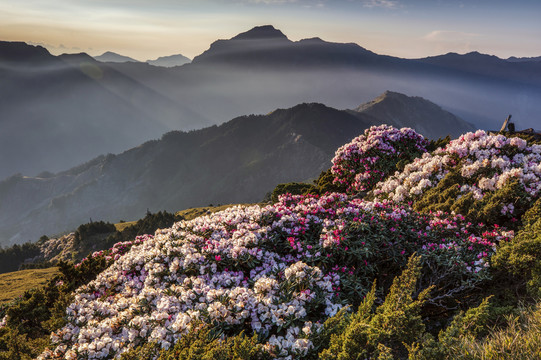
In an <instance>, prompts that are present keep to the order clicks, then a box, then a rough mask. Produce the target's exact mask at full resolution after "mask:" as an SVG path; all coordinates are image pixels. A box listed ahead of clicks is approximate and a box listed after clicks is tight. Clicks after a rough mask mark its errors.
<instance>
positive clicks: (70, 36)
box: [0, 0, 541, 60]
mask: <svg viewBox="0 0 541 360" xmlns="http://www.w3.org/2000/svg"><path fill="white" fill-rule="evenodd" d="M540 19H541V1H540V0H517V1H505V0H463V1H443V0H319V1H318V0H315V1H311V0H22V1H21V0H0V40H7V41H25V42H28V43H32V44H40V45H43V46H45V47H46V48H48V49H49V51H51V52H52V53H53V54H60V53H73V52H82V51H84V52H87V53H89V54H90V55H100V54H101V53H103V52H105V51H108V50H110V51H114V52H117V53H120V54H123V55H127V56H131V57H133V58H136V59H138V60H147V59H154V58H156V57H159V56H164V55H171V54H177V53H181V54H183V55H185V56H188V57H190V58H193V57H194V56H196V55H198V54H200V53H201V52H203V51H205V50H206V49H208V47H209V45H210V44H211V43H212V42H213V41H215V40H217V39H220V38H221V39H227V38H231V37H233V36H235V35H236V34H238V33H240V32H244V31H247V30H249V29H250V28H252V27H254V26H258V25H266V24H270V25H274V27H276V28H278V29H280V30H282V32H283V33H284V34H285V35H287V36H288V37H289V39H291V40H300V39H303V38H309V37H316V36H317V37H320V38H322V39H323V40H326V41H335V42H354V43H357V44H359V45H361V46H363V47H365V48H367V49H369V50H372V51H374V52H376V53H379V54H387V55H393V56H399V57H405V58H417V57H424V56H430V55H438V54H442V53H447V52H450V51H453V52H458V53H465V52H469V51H479V52H482V53H487V54H492V55H497V56H499V57H502V58H507V57H509V56H519V57H521V56H522V57H523V56H526V57H529V56H541V21H540Z"/></svg>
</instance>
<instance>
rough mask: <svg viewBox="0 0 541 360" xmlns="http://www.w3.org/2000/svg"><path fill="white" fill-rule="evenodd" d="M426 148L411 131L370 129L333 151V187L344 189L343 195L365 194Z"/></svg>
mask: <svg viewBox="0 0 541 360" xmlns="http://www.w3.org/2000/svg"><path fill="white" fill-rule="evenodd" d="M427 145H428V141H427V140H426V139H425V138H424V137H423V136H422V135H419V134H418V133H416V132H415V131H414V130H413V129H410V128H402V129H396V128H394V127H392V126H389V125H379V126H372V127H370V128H369V129H367V130H365V132H364V134H363V135H360V136H358V137H356V138H355V139H353V140H352V141H351V142H349V143H348V144H345V145H343V146H341V147H340V148H338V150H336V155H335V156H334V158H333V159H332V163H333V166H332V168H331V171H332V174H333V175H334V176H335V178H334V183H335V184H341V185H344V186H345V187H346V192H347V193H354V192H357V191H368V190H370V189H372V188H373V187H374V185H375V184H377V183H378V182H379V181H381V180H383V179H384V178H385V177H387V176H388V175H391V174H393V173H394V172H395V171H396V170H397V168H396V166H397V164H398V163H399V162H401V163H408V162H410V161H412V160H413V159H415V158H416V157H418V156H419V155H421V154H423V153H425V152H426V151H427V150H426V146H427Z"/></svg>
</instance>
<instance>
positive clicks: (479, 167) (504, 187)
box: [373, 130, 541, 227]
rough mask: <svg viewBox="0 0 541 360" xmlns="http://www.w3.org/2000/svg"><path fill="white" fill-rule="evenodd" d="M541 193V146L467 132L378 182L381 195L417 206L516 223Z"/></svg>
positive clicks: (501, 136)
mask: <svg viewBox="0 0 541 360" xmlns="http://www.w3.org/2000/svg"><path fill="white" fill-rule="evenodd" d="M540 192H541V145H537V144H533V145H531V146H529V145H528V143H527V142H526V141H525V140H523V139H521V138H517V137H512V138H507V137H505V136H503V135H488V134H487V133H485V132H484V131H482V130H479V131H477V132H475V133H467V134H465V135H462V136H461V137H460V138H458V139H457V140H453V141H451V142H450V143H449V144H448V145H447V146H446V147H445V148H440V149H438V150H436V151H435V152H434V153H432V154H428V153H426V154H424V155H423V156H422V157H420V158H417V159H415V161H414V162H413V163H411V164H409V165H407V166H406V167H405V168H404V170H403V171H402V172H400V173H397V174H395V175H394V176H392V177H390V178H388V179H387V180H386V181H384V182H381V183H379V184H378V185H377V186H376V187H375V189H374V190H373V193H374V194H375V196H377V197H378V198H380V199H390V200H392V201H394V202H413V204H414V207H415V208H416V209H419V210H443V211H449V212H450V211H455V212H456V213H461V214H463V215H465V216H467V217H468V218H469V219H470V220H472V221H473V220H477V221H484V222H489V223H492V224H494V223H497V224H500V225H504V226H508V227H516V226H517V225H518V221H519V220H520V218H521V216H522V214H524V212H525V211H527V210H528V208H529V207H530V206H531V204H532V203H533V202H534V201H535V199H537V198H539V194H540Z"/></svg>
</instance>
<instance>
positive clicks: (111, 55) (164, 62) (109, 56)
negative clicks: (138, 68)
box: [94, 51, 191, 67]
mask: <svg viewBox="0 0 541 360" xmlns="http://www.w3.org/2000/svg"><path fill="white" fill-rule="evenodd" d="M94 59H95V60H97V61H100V62H109V63H127V62H136V63H138V62H140V61H139V60H135V59H133V58H131V57H129V56H124V55H120V54H117V53H115V52H112V51H107V52H105V53H103V54H101V55H99V56H94ZM145 62H146V63H147V64H150V65H154V66H163V67H175V66H180V65H184V64H187V63H189V62H191V60H190V59H189V58H187V57H186V56H184V55H181V54H176V55H169V56H162V57H159V58H157V59H155V60H147V61H145Z"/></svg>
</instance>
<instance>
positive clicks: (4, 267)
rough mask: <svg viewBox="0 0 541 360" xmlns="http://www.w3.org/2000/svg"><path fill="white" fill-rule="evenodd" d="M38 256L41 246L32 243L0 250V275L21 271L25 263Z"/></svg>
mask: <svg viewBox="0 0 541 360" xmlns="http://www.w3.org/2000/svg"><path fill="white" fill-rule="evenodd" d="M37 255H39V245H38V244H36V243H30V242H27V243H25V244H22V245H18V244H15V245H13V246H12V247H10V248H7V249H0V273H6V272H11V271H16V270H19V268H20V266H21V263H22V262H23V261H25V260H26V259H29V258H33V257H35V256H37Z"/></svg>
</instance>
